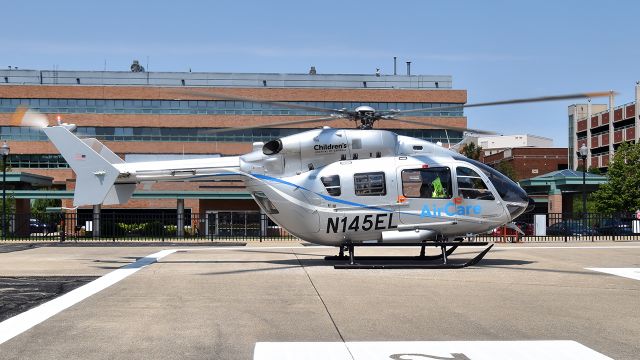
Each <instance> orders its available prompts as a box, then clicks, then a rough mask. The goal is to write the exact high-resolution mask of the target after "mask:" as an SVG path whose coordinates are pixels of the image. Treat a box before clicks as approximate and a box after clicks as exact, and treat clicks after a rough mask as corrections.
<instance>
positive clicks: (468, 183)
mask: <svg viewBox="0 0 640 360" xmlns="http://www.w3.org/2000/svg"><path fill="white" fill-rule="evenodd" d="M456 172H457V178H458V193H459V195H460V196H462V197H463V198H465V199H477V200H494V199H495V198H494V197H493V194H492V193H491V191H490V190H489V188H488V187H487V184H485V183H484V180H482V178H481V177H480V175H478V173H477V172H475V171H473V170H471V169H469V168H467V167H460V166H459V167H457V168H456Z"/></svg>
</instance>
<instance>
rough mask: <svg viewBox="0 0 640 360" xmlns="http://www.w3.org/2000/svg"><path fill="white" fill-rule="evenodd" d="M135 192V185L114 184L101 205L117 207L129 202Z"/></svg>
mask: <svg viewBox="0 0 640 360" xmlns="http://www.w3.org/2000/svg"><path fill="white" fill-rule="evenodd" d="M135 190H136V184H115V185H113V186H112V187H111V189H110V190H109V192H108V193H107V196H106V197H105V198H104V201H103V202H102V204H104V205H118V204H124V203H126V202H127V201H129V198H131V195H133V192H134V191H135Z"/></svg>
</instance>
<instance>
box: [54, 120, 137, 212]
mask: <svg viewBox="0 0 640 360" xmlns="http://www.w3.org/2000/svg"><path fill="white" fill-rule="evenodd" d="M42 130H43V131H44V132H45V134H46V135H47V136H48V137H49V139H50V140H51V142H53V144H54V145H55V147H56V148H57V149H58V151H60V154H62V157H64V159H65V160H66V161H67V163H69V165H70V166H71V168H72V169H73V171H74V172H75V173H76V189H75V195H74V198H73V205H74V206H81V205H97V204H101V203H102V202H103V201H104V200H105V198H106V196H107V194H108V193H109V192H110V190H111V188H112V186H113V184H114V183H115V181H116V179H117V178H118V175H120V172H119V171H118V169H116V168H115V167H114V166H113V165H112V164H111V163H110V162H109V161H107V159H105V157H104V156H106V157H108V158H110V160H113V161H117V160H116V159H115V158H117V159H119V160H120V162H122V159H120V158H118V157H117V156H116V155H115V154H114V153H113V152H111V150H109V149H107V148H106V147H105V146H104V145H102V143H100V142H99V141H97V140H95V139H87V140H88V141H86V142H85V141H82V140H80V139H79V138H78V137H77V136H75V135H74V134H72V133H71V132H70V131H69V130H67V129H66V128H64V127H62V126H53V127H47V128H44V129H42ZM94 148H95V149H97V150H98V151H96V150H94ZM101 153H102V154H103V155H101ZM114 157H115V158H114ZM127 190H128V189H127ZM114 191H115V192H116V193H115V194H113V196H112V199H110V200H111V201H113V200H114V199H117V198H119V197H122V196H117V195H125V194H123V193H120V194H118V191H117V190H116V189H114ZM126 192H128V191H126Z"/></svg>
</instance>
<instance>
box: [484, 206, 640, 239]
mask: <svg viewBox="0 0 640 360" xmlns="http://www.w3.org/2000/svg"><path fill="white" fill-rule="evenodd" d="M536 217H538V218H537V219H536ZM536 220H538V221H537V222H538V224H536ZM634 221H638V220H636V215H635V214H632V213H628V214H614V215H607V214H596V213H587V214H584V215H582V214H574V213H567V214H561V213H553V214H541V215H535V214H523V215H521V216H520V217H518V218H517V219H516V220H515V221H514V222H513V223H514V224H515V225H516V226H517V227H518V228H519V229H520V230H521V232H522V233H520V232H518V231H516V230H515V229H510V228H507V227H500V228H497V229H495V230H493V231H492V232H490V233H489V234H482V235H478V236H477V237H476V239H479V240H482V241H494V242H553V241H561V242H569V241H631V240H640V233H634ZM536 225H537V226H536Z"/></svg>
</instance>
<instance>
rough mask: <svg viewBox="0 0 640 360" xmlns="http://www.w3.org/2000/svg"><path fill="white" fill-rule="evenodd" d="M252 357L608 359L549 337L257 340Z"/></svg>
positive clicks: (262, 359) (335, 359) (285, 359)
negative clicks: (535, 338) (545, 338)
mask: <svg viewBox="0 0 640 360" xmlns="http://www.w3.org/2000/svg"><path fill="white" fill-rule="evenodd" d="M253 359H254V360H274V359H278V360H294V359H296V360H297V359H304V360H325V359H332V360H347V359H348V360H382V359H384V360H389V359H395V360H428V359H451V360H470V359H473V360H507V359H509V360H511V359H519V360H534V359H535V360H539V359H551V360H552V359H562V360H607V359H608V360H611V358H610V357H607V356H605V355H603V354H601V353H599V352H597V351H594V350H592V349H590V348H588V347H586V346H584V345H582V344H580V343H578V342H575V341H569V340H550V341H378V342H372V341H362V342H360V341H357V342H345V343H341V342H259V343H256V346H255V349H254V352H253Z"/></svg>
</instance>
